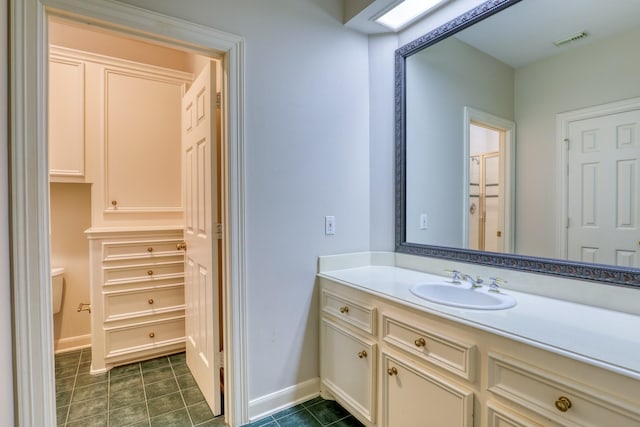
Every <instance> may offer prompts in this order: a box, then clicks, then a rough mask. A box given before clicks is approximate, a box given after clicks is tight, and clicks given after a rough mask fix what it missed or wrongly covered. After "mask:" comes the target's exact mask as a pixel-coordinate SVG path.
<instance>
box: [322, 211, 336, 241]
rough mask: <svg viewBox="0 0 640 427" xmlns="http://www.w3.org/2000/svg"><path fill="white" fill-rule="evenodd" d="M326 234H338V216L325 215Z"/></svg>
mask: <svg viewBox="0 0 640 427" xmlns="http://www.w3.org/2000/svg"><path fill="white" fill-rule="evenodd" d="M324 234H326V235H327V236H328V235H331V234H336V217H335V216H333V215H327V216H325V217H324Z"/></svg>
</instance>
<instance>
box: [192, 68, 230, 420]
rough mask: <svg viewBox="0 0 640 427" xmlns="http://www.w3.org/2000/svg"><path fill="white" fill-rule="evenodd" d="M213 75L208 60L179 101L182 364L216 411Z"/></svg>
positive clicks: (217, 346)
mask: <svg viewBox="0 0 640 427" xmlns="http://www.w3.org/2000/svg"><path fill="white" fill-rule="evenodd" d="M215 84H216V76H215V67H214V65H213V64H211V63H209V64H208V65H207V66H206V67H205V69H204V70H203V71H202V72H201V73H200V75H198V77H197V78H196V80H195V81H194V82H193V84H192V85H191V87H190V88H189V90H188V91H187V93H186V94H185V96H184V98H183V101H182V114H183V130H182V150H183V154H182V155H183V157H184V158H183V160H184V163H183V165H184V186H185V187H184V197H185V204H184V206H185V230H184V239H185V243H186V252H185V304H186V322H185V327H186V331H185V333H186V341H187V342H186V347H187V365H188V366H189V369H190V370H191V372H192V374H193V376H194V378H195V380H196V383H197V384H198V386H199V387H200V390H202V393H203V394H204V396H205V399H206V400H207V403H208V404H209V406H210V407H211V410H212V411H213V413H214V414H215V415H219V414H220V413H221V412H222V407H221V396H220V366H221V356H220V352H219V349H220V336H219V323H218V322H219V318H220V317H219V301H218V298H219V296H218V295H219V293H218V268H219V266H218V242H217V236H216V230H215V229H214V226H215V223H216V221H215V220H214V217H215V215H216V212H217V205H216V204H217V197H216V193H215V192H216V187H217V186H216V179H217V174H216V171H215V167H216V157H215V156H216V147H215V144H216V129H215V127H216V120H215V111H216V86H215Z"/></svg>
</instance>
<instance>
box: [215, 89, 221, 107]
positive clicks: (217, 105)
mask: <svg viewBox="0 0 640 427" xmlns="http://www.w3.org/2000/svg"><path fill="white" fill-rule="evenodd" d="M221 106H222V93H220V92H218V93H216V108H220V107H221Z"/></svg>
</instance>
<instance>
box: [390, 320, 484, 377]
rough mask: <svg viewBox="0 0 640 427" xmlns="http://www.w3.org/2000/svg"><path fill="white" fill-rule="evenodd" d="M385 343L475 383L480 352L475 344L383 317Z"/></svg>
mask: <svg viewBox="0 0 640 427" xmlns="http://www.w3.org/2000/svg"><path fill="white" fill-rule="evenodd" d="M382 339H383V340H384V341H385V342H387V343H389V344H392V345H394V346H396V347H398V348H399V349H401V350H403V351H405V352H406V353H409V354H411V355H412V356H417V357H419V358H420V359H422V360H425V361H427V362H429V363H432V364H434V365H437V366H439V367H441V368H443V369H446V370H447V371H449V372H451V373H453V374H455V375H458V376H460V377H462V378H464V379H466V380H468V381H471V382H473V381H474V379H475V370H476V358H477V356H476V353H477V349H476V346H475V345H473V344H470V343H468V342H465V341H463V340H460V339H457V338H453V337H446V336H444V335H442V334H439V333H437V332H434V331H433V330H431V329H427V328H426V327H424V326H423V325H416V324H413V323H409V322H406V321H404V320H400V319H399V318H398V317H396V316H392V315H389V314H383V315H382Z"/></svg>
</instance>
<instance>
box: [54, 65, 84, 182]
mask: <svg viewBox="0 0 640 427" xmlns="http://www.w3.org/2000/svg"><path fill="white" fill-rule="evenodd" d="M84 80H85V70H84V63H83V62H82V61H77V60H74V59H70V58H65V57H62V56H56V55H52V57H51V60H50V61H49V172H50V174H51V176H52V177H53V178H54V179H53V180H54V181H56V179H55V177H67V178H70V179H73V180H75V179H77V180H79V181H82V180H83V177H84V173H85V170H84V164H85V162H84V120H85V115H84V110H85V109H84ZM62 180H64V179H62Z"/></svg>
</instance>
